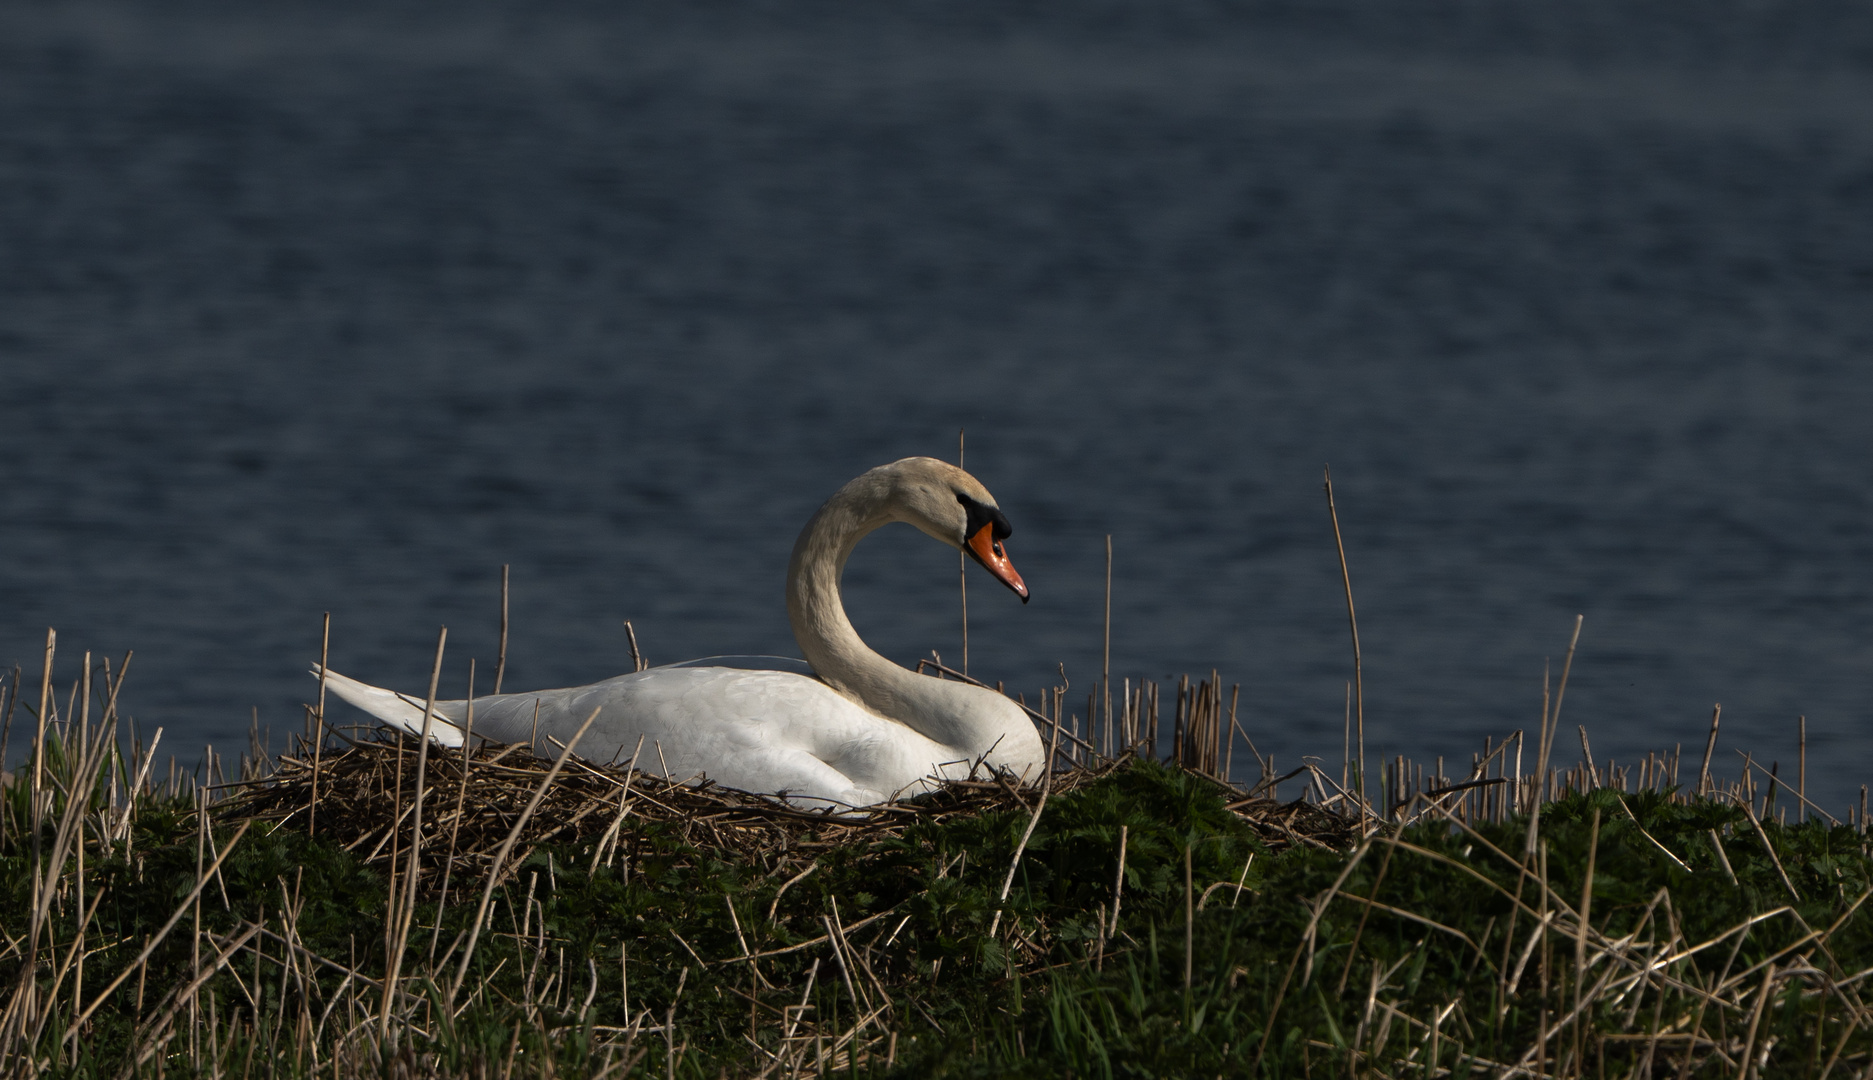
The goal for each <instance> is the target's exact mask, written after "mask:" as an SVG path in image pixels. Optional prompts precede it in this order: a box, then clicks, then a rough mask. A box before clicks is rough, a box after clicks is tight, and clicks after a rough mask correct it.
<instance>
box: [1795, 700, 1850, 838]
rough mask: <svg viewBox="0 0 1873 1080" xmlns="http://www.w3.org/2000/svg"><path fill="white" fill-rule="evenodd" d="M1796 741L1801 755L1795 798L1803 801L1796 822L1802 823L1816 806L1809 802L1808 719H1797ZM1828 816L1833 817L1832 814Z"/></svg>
mask: <svg viewBox="0 0 1873 1080" xmlns="http://www.w3.org/2000/svg"><path fill="white" fill-rule="evenodd" d="M1795 739H1796V744H1797V747H1798V751H1797V752H1798V754H1799V757H1798V758H1797V759H1796V760H1797V762H1798V764H1797V765H1796V772H1795V797H1796V798H1797V799H1800V800H1801V815H1800V817H1798V818H1797V819H1796V820H1797V821H1798V822H1800V821H1807V820H1808V807H1810V806H1813V805H1814V804H1813V803H1810V802H1809V801H1808V717H1806V716H1798V717H1796V718H1795ZM1828 816H1829V817H1830V818H1832V817H1833V815H1832V814H1829V815H1828ZM1834 824H1836V825H1839V824H1840V822H1838V821H1836V822H1834Z"/></svg>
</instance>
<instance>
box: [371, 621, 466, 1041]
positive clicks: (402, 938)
mask: <svg viewBox="0 0 1873 1080" xmlns="http://www.w3.org/2000/svg"><path fill="white" fill-rule="evenodd" d="M448 642H449V628H448V627H446V626H445V627H443V628H442V629H441V630H440V631H438V632H437V634H436V660H435V663H434V664H433V665H432V666H431V667H430V669H429V695H428V697H427V698H425V699H424V701H423V733H422V735H421V737H420V741H419V743H418V745H417V748H416V793H415V795H414V796H413V798H414V800H415V801H414V803H413V804H412V806H411V817H410V865H409V870H408V871H407V872H405V874H404V875H403V877H404V882H403V897H402V899H401V900H398V901H396V902H395V905H394V907H393V909H392V910H393V912H394V914H395V923H394V926H395V930H394V931H393V933H394V935H395V937H394V943H393V944H392V946H391V950H390V970H389V972H388V973H387V974H386V975H385V976H384V998H383V1011H382V1012H381V1013H380V1014H379V1016H378V1021H377V1037H378V1039H379V1041H383V1040H386V1039H388V1038H389V1037H390V1007H391V993H390V992H391V988H392V987H395V986H396V985H397V980H398V978H399V976H401V975H402V973H403V952H404V949H405V948H407V947H408V945H409V941H410V920H411V919H413V918H414V917H415V915H416V877H417V872H418V868H419V867H420V866H421V865H422V863H421V859H422V852H423V793H424V791H423V789H424V781H425V780H426V779H427V777H426V775H425V773H426V771H427V768H428V765H429V741H430V740H429V736H430V732H431V731H432V730H433V729H434V726H435V720H436V688H437V686H439V685H440V684H441V681H442V653H443V649H444V647H445V646H446V645H447V644H448ZM398 745H399V746H401V745H402V740H398Z"/></svg>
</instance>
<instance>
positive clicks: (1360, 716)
mask: <svg viewBox="0 0 1873 1080" xmlns="http://www.w3.org/2000/svg"><path fill="white" fill-rule="evenodd" d="M1322 475H1323V477H1324V478H1325V486H1326V489H1327V515H1328V516H1329V517H1330V518H1332V519H1333V544H1334V547H1335V548H1337V549H1338V550H1339V553H1340V581H1341V582H1342V584H1344V585H1345V586H1346V622H1347V624H1348V625H1349V626H1350V627H1351V628H1352V632H1353V687H1354V694H1353V696H1354V701H1355V703H1356V717H1357V720H1358V727H1359V801H1360V804H1361V810H1360V813H1361V814H1369V813H1371V803H1370V802H1369V801H1368V799H1367V798H1366V680H1365V674H1364V671H1363V669H1362V667H1361V660H1360V655H1359V616H1358V615H1356V614H1355V613H1354V611H1353V575H1352V571H1350V570H1348V569H1347V565H1346V541H1345V540H1343V539H1342V538H1341V537H1340V511H1339V509H1338V508H1337V507H1336V506H1335V505H1334V503H1333V470H1331V469H1328V468H1325V467H1324V466H1323V468H1322ZM1265 1042H1266V1040H1264V1043H1265ZM1256 1060H1257V1061H1258V1062H1259V1061H1260V1060H1261V1053H1260V1051H1257V1053H1256Z"/></svg>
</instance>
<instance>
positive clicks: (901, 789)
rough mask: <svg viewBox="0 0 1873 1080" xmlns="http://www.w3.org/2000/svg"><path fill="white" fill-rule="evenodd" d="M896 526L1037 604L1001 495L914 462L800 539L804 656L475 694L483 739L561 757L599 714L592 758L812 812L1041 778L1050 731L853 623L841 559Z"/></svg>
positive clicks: (386, 716)
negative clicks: (882, 648)
mask: <svg viewBox="0 0 1873 1080" xmlns="http://www.w3.org/2000/svg"><path fill="white" fill-rule="evenodd" d="M893 521H902V522H906V523H908V524H911V525H915V526H916V527H917V528H919V529H921V530H923V531H924V532H925V533H928V534H929V535H931V536H934V537H936V538H937V539H938V540H941V541H943V542H944V543H946V544H949V545H950V546H951V547H956V548H960V549H962V550H963V551H964V552H966V553H967V554H968V555H969V557H970V558H972V559H974V560H975V562H977V563H978V564H980V565H981V566H982V567H983V568H984V569H986V570H987V571H988V572H989V573H990V574H992V575H994V576H995V579H996V580H998V581H1000V582H1001V583H1002V584H1004V585H1006V586H1008V587H1009V588H1010V589H1013V590H1014V591H1015V593H1016V594H1018V595H1019V596H1020V597H1021V600H1022V602H1023V603H1026V602H1027V599H1028V590H1027V586H1026V585H1025V584H1024V583H1023V582H1022V580H1021V575H1020V574H1018V573H1016V572H1015V569H1014V566H1013V565H1012V564H1010V563H1009V561H1008V554H1007V552H1006V550H1004V548H1003V547H1002V540H1003V538H1005V537H1006V536H1007V535H1008V533H1009V527H1008V519H1007V518H1006V517H1004V516H1003V515H1002V512H1001V510H1000V509H999V508H997V507H996V505H995V499H994V497H993V496H992V495H990V494H989V493H988V489H987V488H984V487H983V486H982V484H981V483H980V482H979V481H977V480H976V478H975V477H973V476H971V475H969V474H968V473H966V472H964V471H963V470H961V469H959V468H957V467H955V466H954V465H949V464H946V463H944V462H941V461H937V460H935V459H934V458H905V459H904V460H902V461H897V462H893V463H891V464H889V465H881V466H879V467H878V468H875V469H873V470H871V471H870V472H867V473H865V474H864V475H863V476H860V477H859V478H858V479H856V480H853V481H852V482H851V483H849V484H847V485H845V486H844V487H842V488H840V489H839V491H838V493H837V494H835V495H834V496H833V497H832V498H830V499H828V500H826V504H825V505H824V506H821V507H820V508H819V512H818V513H815V514H814V515H813V518H812V520H810V521H808V522H807V524H806V528H805V529H803V530H801V532H800V538H799V539H798V540H797V541H795V543H794V546H793V558H792V560H791V561H790V562H789V564H788V567H787V614H788V617H789V620H790V621H791V622H792V624H793V635H794V639H795V640H796V641H798V642H799V644H800V649H801V651H802V652H803V653H805V654H806V659H807V662H806V663H801V662H800V661H798V660H789V659H784V658H781V657H742V656H718V657H710V658H707V659H703V660H691V661H688V662H687V663H681V664H671V665H668V666H664V667H655V668H650V669H648V670H645V671H639V672H635V673H633V674H629V675H621V676H619V677H617V678H615V679H607V680H606V681H604V682H600V683H593V684H592V685H590V686H577V687H570V688H567V689H562V690H542V691H538V692H536V693H530V694H502V695H498V696H494V697H486V698H477V699H475V715H474V732H475V734H476V735H481V736H485V737H487V738H490V739H494V740H497V741H500V742H529V741H531V742H532V743H533V745H534V749H535V750H536V751H537V752H539V753H541V754H543V755H546V756H554V755H557V754H558V753H559V752H560V748H561V747H563V746H564V745H565V744H566V742H567V741H568V740H569V739H570V738H571V737H572V735H573V733H574V732H576V731H577V730H578V728H579V726H580V725H581V724H582V723H584V721H585V719H586V718H587V717H588V716H590V715H591V714H592V711H593V710H594V709H597V710H598V718H597V720H596V721H595V722H594V723H593V724H592V727H591V729H590V730H589V731H588V732H587V733H586V735H585V737H584V738H583V739H582V740H581V741H580V743H579V746H578V753H579V754H580V755H581V756H583V757H586V758H590V759H594V760H598V761H606V760H610V761H618V760H622V759H625V758H628V757H630V756H631V755H632V754H633V753H638V754H639V755H640V760H639V762H638V767H639V768H640V769H646V770H654V771H667V772H668V774H669V775H670V776H672V777H674V778H675V779H677V780H694V779H698V778H700V777H704V776H706V777H707V778H708V779H711V780H714V781H716V782H717V783H719V784H722V785H724V786H726V787H732V788H739V789H741V790H743V791H752V792H758V793H762V794H773V795H779V796H782V797H784V798H787V799H789V800H790V801H795V802H805V803H809V804H812V805H828V804H834V805H844V806H865V805H869V804H871V803H877V802H882V801H885V800H887V799H890V798H893V797H895V796H897V795H900V794H906V793H915V792H916V791H918V790H921V789H922V788H924V787H925V786H927V784H928V782H929V780H930V779H931V778H945V777H957V776H963V775H967V773H968V772H969V770H970V767H971V766H972V765H974V764H975V763H976V762H977V761H978V760H981V761H984V762H985V763H986V764H987V765H989V766H993V767H998V768H1005V769H1008V770H1011V771H1013V772H1014V773H1016V774H1026V775H1028V776H1030V777H1033V776H1037V775H1039V773H1040V771H1041V770H1042V769H1043V768H1044V759H1045V757H1046V753H1045V750H1044V748H1043V746H1042V744H1041V739H1040V735H1039V734H1038V732H1037V731H1036V730H1035V728H1034V725H1033V724H1032V723H1031V722H1029V720H1028V718H1027V716H1026V714H1025V713H1024V712H1023V711H1022V710H1021V708H1020V707H1018V706H1017V705H1015V703H1014V702H1012V701H1009V700H1008V699H1007V698H1006V697H1004V696H1002V695H1001V694H998V693H996V692H994V691H992V690H987V689H983V688H981V687H977V686H971V685H968V684H967V683H961V682H951V681H945V680H941V679H934V678H930V677H928V676H924V675H918V674H915V673H913V672H911V671H908V670H906V669H904V668H902V667H899V666H898V665H896V664H893V663H892V662H891V661H889V660H887V659H885V658H884V657H883V656H880V655H879V654H877V653H876V652H873V651H872V650H871V649H869V648H867V647H866V645H865V643H864V642H863V641H862V640H860V639H859V636H858V632H857V631H855V630H854V629H853V628H852V623H851V621H850V620H848V619H847V618H846V614H845V605H844V604H843V603H842V602H841V600H840V597H839V581H840V577H841V575H842V574H843V572H844V570H845V562H846V558H847V557H848V556H850V555H851V554H852V549H853V547H854V546H856V545H857V543H858V542H859V540H860V539H861V538H863V537H864V536H865V535H866V534H867V533H869V532H871V531H872V530H873V529H876V528H878V527H879V526H881V525H885V524H888V523H890V522H893ZM809 665H810V666H809ZM314 674H317V668H316V665H315V667H314ZM326 680H327V682H326V685H327V686H328V687H329V688H330V689H331V690H332V691H333V692H335V693H336V694H337V695H338V696H339V697H341V698H343V699H345V700H346V701H348V702H350V703H351V704H353V705H356V706H357V707H358V708H360V709H363V710H364V711H365V712H368V713H370V714H371V715H373V716H375V717H377V718H378V719H380V720H383V721H385V722H387V723H389V724H392V725H395V726H397V727H400V728H403V729H404V730H406V731H410V732H412V733H415V734H421V732H422V730H423V700H422V699H421V698H413V697H410V696H408V695H405V694H398V693H395V692H393V691H390V690H384V689H380V688H378V687H375V686H368V685H366V684H364V683H361V682H358V681H356V680H354V679H348V678H346V677H345V676H343V675H340V674H338V673H337V672H335V671H328V672H327V673H326ZM467 704H468V703H467V702H466V701H442V702H437V703H436V716H435V718H434V719H433V721H432V728H431V734H432V737H434V738H436V739H437V740H438V741H440V742H442V743H444V744H447V745H450V746H460V745H461V743H462V730H461V728H460V727H458V726H457V725H459V724H461V723H462V722H463V721H464V719H465V717H466V713H467ZM640 737H641V740H642V742H641V750H640V749H639V747H640Z"/></svg>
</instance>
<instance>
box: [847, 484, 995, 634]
mask: <svg viewBox="0 0 1873 1080" xmlns="http://www.w3.org/2000/svg"><path fill="white" fill-rule="evenodd" d="M867 478H870V479H874V480H876V481H879V482H882V483H883V484H884V485H885V487H886V492H887V495H886V500H887V505H888V506H889V507H890V514H891V517H892V518H893V519H894V520H897V521H902V522H906V523H908V524H911V525H915V526H917V528H919V529H921V530H923V531H924V532H925V533H927V534H928V535H930V536H933V537H935V538H937V539H938V540H941V541H943V542H944V543H945V544H948V545H949V546H950V547H953V548H957V549H959V550H961V551H962V552H963V553H964V554H966V555H968V556H969V557H970V558H971V559H973V560H975V562H976V563H977V564H978V565H979V566H981V567H982V569H984V570H987V571H988V572H989V573H990V574H992V575H994V577H995V580H996V581H999V582H1001V583H1002V584H1003V585H1006V586H1008V587H1009V588H1010V589H1012V590H1014V593H1015V595H1016V596H1019V597H1020V598H1021V602H1022V603H1024V604H1025V603H1027V602H1028V587H1027V584H1026V583H1025V582H1023V581H1022V580H1021V575H1020V574H1018V573H1016V572H1015V567H1014V564H1013V563H1012V562H1009V561H1008V550H1007V548H1005V547H1004V546H1003V545H1002V541H1004V540H1006V539H1007V538H1008V534H1009V533H1010V532H1012V531H1013V530H1012V529H1011V528H1010V527H1009V525H1008V518H1007V517H1006V516H1005V515H1004V514H1003V513H1002V511H1001V507H999V506H996V505H995V496H993V495H990V494H989V489H988V488H985V487H983V486H982V482H981V481H980V480H977V479H976V478H975V477H973V476H970V475H969V474H968V473H966V472H964V471H962V470H961V469H959V468H957V467H956V466H954V465H951V464H949V463H948V462H946V461H938V460H937V459H935V458H927V457H914V458H905V459H904V460H902V461H894V462H892V463H891V464H889V465H880V466H879V467H877V468H876V469H873V470H872V471H871V472H870V473H868V474H866V477H861V479H867Z"/></svg>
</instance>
